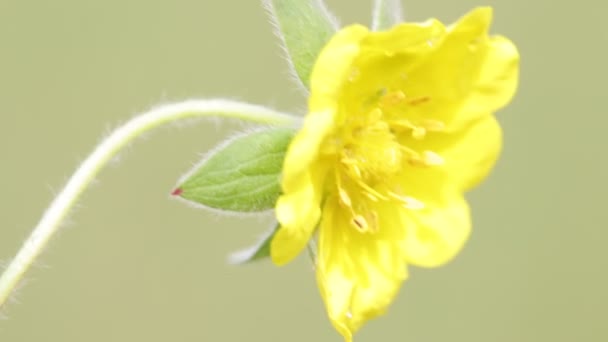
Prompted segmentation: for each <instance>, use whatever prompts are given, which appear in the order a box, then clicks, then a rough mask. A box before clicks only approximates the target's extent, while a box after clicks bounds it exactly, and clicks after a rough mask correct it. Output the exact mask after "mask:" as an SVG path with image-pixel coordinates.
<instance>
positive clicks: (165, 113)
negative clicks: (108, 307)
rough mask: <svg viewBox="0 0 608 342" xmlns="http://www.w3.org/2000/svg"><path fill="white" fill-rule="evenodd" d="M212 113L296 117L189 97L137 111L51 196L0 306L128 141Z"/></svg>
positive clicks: (3, 288) (9, 274)
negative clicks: (184, 99) (83, 195)
mask: <svg viewBox="0 0 608 342" xmlns="http://www.w3.org/2000/svg"><path fill="white" fill-rule="evenodd" d="M205 116H216V117H223V118H235V119H241V120H245V121H251V122H256V123H261V124H272V125H294V124H296V123H297V122H298V121H299V118H297V117H294V116H290V115H287V114H283V113H279V112H276V111H273V110H271V109H268V108H265V107H262V106H256V105H251V104H246V103H240V102H235V101H230V100H190V101H185V102H180V103H175V104H168V105H164V106H160V107H157V108H154V109H152V110H150V111H148V112H146V113H143V114H140V115H138V116H136V117H134V118H133V119H131V120H130V121H128V122H127V123H125V124H124V125H122V126H121V127H119V128H118V129H116V130H115V131H114V132H112V134H110V136H108V137H107V138H106V139H105V140H104V141H102V142H101V144H99V145H98V146H97V147H96V148H95V149H94V150H93V152H92V153H91V154H90V155H89V156H88V157H87V158H86V159H85V160H84V162H83V163H82V164H81V165H80V166H79V167H78V169H77V170H76V172H74V174H73V175H72V177H71V178H70V180H69V181H68V182H67V184H66V185H65V186H64V188H63V189H62V190H61V192H60V193H59V195H58V196H57V197H55V199H54V200H53V202H52V203H51V205H50V206H49V208H48V209H47V210H46V212H45V213H44V215H43V216H42V218H41V219H40V221H39V222H38V225H37V226H36V227H35V228H34V230H33V231H32V233H31V234H30V236H29V237H28V238H27V240H26V241H25V243H24V244H23V246H22V247H21V249H20V250H19V252H18V253H17V255H16V256H15V258H14V259H13V260H12V261H11V262H10V263H9V265H8V267H7V268H6V270H5V271H4V273H3V274H2V276H0V308H2V307H3V305H4V304H5V303H6V301H7V299H8V298H9V297H10V295H11V293H12V292H13V291H14V290H15V288H16V287H17V285H18V284H19V282H20V281H21V279H23V277H24V275H25V273H26V272H27V271H28V269H29V268H30V267H31V266H32V264H33V262H34V261H35V260H36V258H37V257H38V256H39V255H40V254H41V253H42V251H43V250H44V248H45V247H46V246H47V245H48V243H49V241H50V239H51V238H52V237H53V235H54V234H55V233H56V232H57V230H58V229H59V227H60V225H61V222H62V221H63V219H64V218H65V217H66V215H67V214H68V213H69V211H70V209H71V208H72V207H73V206H74V203H75V202H76V200H77V199H78V197H79V196H80V195H81V194H82V193H83V192H84V190H85V189H86V188H87V186H88V185H89V184H90V183H91V181H92V180H93V179H94V177H95V176H96V175H97V174H98V173H99V171H100V170H101V169H102V168H103V167H104V166H105V165H106V164H107V163H108V162H109V161H110V160H111V159H112V158H113V157H114V156H115V155H116V154H117V153H118V152H119V151H120V150H121V149H122V148H123V147H125V145H127V144H128V143H129V142H131V141H132V140H133V139H135V138H137V137H138V136H140V135H141V134H142V133H144V132H147V131H149V130H151V129H153V128H156V127H159V126H162V125H164V124H167V123H170V122H173V121H177V120H181V119H186V118H194V117H205Z"/></svg>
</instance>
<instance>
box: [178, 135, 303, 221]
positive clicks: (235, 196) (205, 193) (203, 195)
mask: <svg viewBox="0 0 608 342" xmlns="http://www.w3.org/2000/svg"><path fill="white" fill-rule="evenodd" d="M294 134H295V131H294V130H292V129H287V128H273V129H267V130H262V131H257V132H253V133H249V134H246V135H241V136H238V137H236V138H234V139H232V140H230V141H228V142H227V143H225V144H223V145H221V146H220V147H219V148H217V149H216V150H215V151H214V152H212V153H210V154H209V156H207V157H206V158H205V159H203V160H202V161H201V162H200V163H199V164H198V165H196V166H195V167H194V168H193V169H192V170H191V171H190V172H188V173H187V174H186V176H184V177H183V178H182V179H181V180H180V182H179V184H178V186H177V188H176V189H175V190H174V191H173V195H175V196H180V197H181V198H183V199H185V200H187V201H190V202H193V203H196V204H200V205H202V206H204V207H208V208H214V209H219V210H225V211H234V212H258V211H264V210H268V209H272V208H273V207H274V205H275V202H276V200H277V198H278V197H279V194H280V192H281V186H280V183H279V180H280V175H281V170H282V167H283V159H284V157H285V152H286V151H287V146H288V145H289V142H290V141H291V139H292V138H293V135H294Z"/></svg>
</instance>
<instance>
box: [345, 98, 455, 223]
mask: <svg viewBox="0 0 608 342" xmlns="http://www.w3.org/2000/svg"><path fill="white" fill-rule="evenodd" d="M373 100H374V101H372V105H370V106H369V108H368V109H366V110H364V111H362V113H363V114H361V115H351V116H349V117H347V119H346V122H345V123H344V125H343V127H342V128H341V130H340V131H339V132H338V133H337V135H338V137H337V138H336V141H339V142H340V145H341V146H340V147H339V149H338V150H337V151H336V152H337V156H338V158H337V165H336V168H335V178H336V187H337V190H338V196H339V201H340V204H341V205H342V206H343V207H345V208H346V209H348V210H349V212H350V216H351V219H350V222H351V225H352V226H353V227H354V228H355V229H357V230H359V231H361V232H372V233H373V232H376V231H378V229H379V227H378V214H377V212H376V211H375V210H374V209H373V207H375V204H374V202H383V201H390V202H395V203H396V204H397V205H401V206H403V207H405V208H407V209H421V208H423V207H424V204H423V203H422V202H420V201H419V200H416V199H415V198H413V197H411V196H407V195H406V194H404V193H403V189H401V188H400V187H399V186H398V185H397V184H389V183H390V180H391V179H395V177H394V176H395V175H396V174H398V173H400V172H403V171H404V168H405V167H406V166H414V167H429V166H435V165H440V164H442V163H443V159H442V158H441V157H440V156H439V155H438V154H437V153H435V152H432V151H428V150H424V151H416V150H414V149H412V148H411V147H408V146H406V144H407V143H406V142H407V141H408V139H415V140H422V139H424V138H425V137H426V136H427V134H428V133H429V132H434V131H441V130H443V123H442V122H440V121H436V120H425V121H423V122H413V121H411V120H409V119H408V118H407V117H406V114H407V109H408V108H407V107H411V106H420V105H423V104H425V103H426V102H428V101H430V98H428V97H416V98H407V97H406V96H405V94H404V93H403V92H402V91H392V92H389V91H387V90H386V89H381V90H380V91H379V92H378V94H376V95H375V96H374V98H373Z"/></svg>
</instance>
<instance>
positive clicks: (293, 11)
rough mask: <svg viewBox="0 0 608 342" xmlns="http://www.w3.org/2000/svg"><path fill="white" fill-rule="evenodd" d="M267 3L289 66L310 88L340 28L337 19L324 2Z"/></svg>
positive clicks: (289, 0)
mask: <svg viewBox="0 0 608 342" xmlns="http://www.w3.org/2000/svg"><path fill="white" fill-rule="evenodd" d="M264 4H265V6H266V8H267V9H268V13H269V14H270V16H271V20H272V22H273V24H274V25H275V27H276V29H277V35H278V36H279V38H281V40H282V42H283V45H284V49H285V51H286V52H287V54H288V56H287V57H288V59H289V62H290V67H292V68H293V71H295V73H296V74H297V76H298V78H299V79H300V81H301V82H302V84H303V85H304V87H305V88H307V89H308V88H309V85H310V83H309V82H310V74H311V72H312V68H313V66H314V63H315V61H316V59H317V56H318V55H319V53H320V52H321V49H322V48H323V47H324V46H325V44H327V42H328V41H329V39H330V38H331V37H332V36H333V35H334V34H335V33H336V31H337V30H338V28H339V25H338V23H337V21H336V19H335V17H334V16H333V15H332V14H331V13H330V12H329V10H328V9H327V8H326V6H325V4H324V3H323V1H322V0H264Z"/></svg>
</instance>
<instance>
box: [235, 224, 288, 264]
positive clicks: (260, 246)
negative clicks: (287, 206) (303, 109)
mask: <svg viewBox="0 0 608 342" xmlns="http://www.w3.org/2000/svg"><path fill="white" fill-rule="evenodd" d="M278 230H279V225H278V224H277V223H275V225H274V227H273V228H272V229H271V230H269V231H268V232H265V233H264V235H262V237H261V238H260V240H259V241H258V242H257V243H256V244H255V245H253V246H251V247H249V248H246V249H243V250H241V251H238V252H235V253H232V254H231V255H230V257H229V262H230V263H231V264H237V265H242V264H247V263H250V262H252V261H257V260H261V259H265V258H268V257H270V243H271V242H272V239H273V238H274V235H275V234H276V233H277V231H278Z"/></svg>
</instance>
